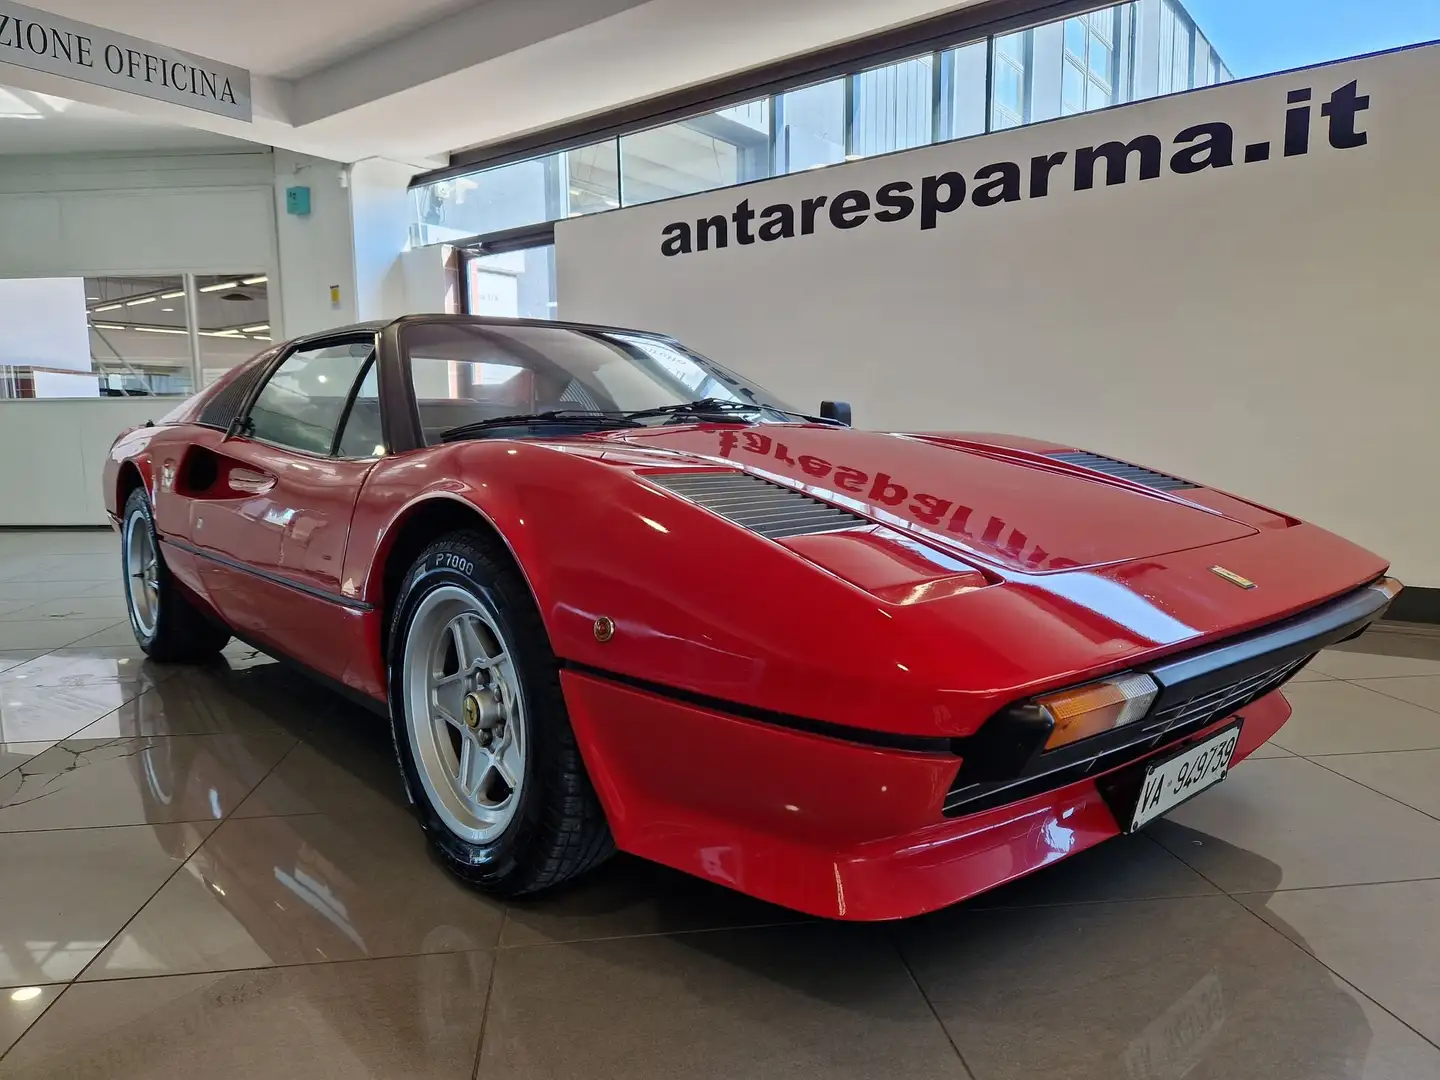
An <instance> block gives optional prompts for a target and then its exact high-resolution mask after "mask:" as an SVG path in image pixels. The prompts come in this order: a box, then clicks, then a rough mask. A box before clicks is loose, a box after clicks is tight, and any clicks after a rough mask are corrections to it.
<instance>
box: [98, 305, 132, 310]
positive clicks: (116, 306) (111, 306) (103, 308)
mask: <svg viewBox="0 0 1440 1080" xmlns="http://www.w3.org/2000/svg"><path fill="white" fill-rule="evenodd" d="M124 306H125V305H124V304H106V305H105V306H104V307H97V308H96V309H95V310H96V311H119V310H120V309H121V308H122V307H124Z"/></svg>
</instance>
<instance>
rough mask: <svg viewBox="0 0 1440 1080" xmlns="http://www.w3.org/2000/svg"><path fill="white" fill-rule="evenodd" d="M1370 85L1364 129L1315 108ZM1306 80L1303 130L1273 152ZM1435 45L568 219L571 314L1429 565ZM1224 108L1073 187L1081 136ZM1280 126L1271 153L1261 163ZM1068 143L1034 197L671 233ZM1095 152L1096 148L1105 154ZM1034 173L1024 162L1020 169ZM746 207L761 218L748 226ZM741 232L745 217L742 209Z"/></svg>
mask: <svg viewBox="0 0 1440 1080" xmlns="http://www.w3.org/2000/svg"><path fill="white" fill-rule="evenodd" d="M1352 79H1354V80H1358V81H1359V92H1360V93H1362V94H1367V95H1369V97H1370V108H1369V110H1368V111H1365V112H1363V113H1361V114H1360V115H1359V127H1360V129H1361V130H1365V131H1367V132H1368V133H1369V136H1368V142H1367V144H1366V145H1365V146H1362V147H1358V148H1353V149H1335V148H1332V147H1331V145H1330V141H1329V138H1328V126H1327V125H1328V121H1327V120H1326V119H1325V118H1324V117H1323V116H1322V115H1321V110H1320V106H1321V105H1322V103H1324V102H1325V101H1326V100H1327V99H1328V98H1329V96H1330V94H1331V93H1332V91H1334V90H1335V89H1336V88H1338V87H1341V86H1342V85H1344V84H1345V83H1347V82H1349V81H1350V80H1352ZM1306 87H1309V88H1313V91H1314V94H1313V100H1312V101H1311V102H1310V105H1311V106H1312V107H1313V113H1312V117H1311V125H1310V131H1311V135H1310V152H1309V153H1308V154H1305V155H1303V156H1294V157H1284V156H1282V155H1281V137H1282V132H1283V130H1284V125H1285V115H1286V109H1287V98H1286V95H1287V92H1288V91H1291V90H1295V89H1301V88H1306ZM1437 96H1440V47H1428V48H1422V49H1414V50H1409V51H1405V52H1401V53H1395V54H1390V55H1385V56H1379V57H1373V58H1369V59H1365V60H1360V61H1353V62H1350V63H1347V64H1341V65H1332V66H1329V67H1325V68H1319V69H1313V70H1308V71H1303V72H1299V73H1292V74H1289V75H1281V76H1275V77H1271V78H1267V79H1261V80H1255V81H1251V82H1246V83H1235V84H1230V85H1226V86H1220V87H1215V88H1212V89H1207V90H1203V91H1198V92H1193V93H1190V94H1185V95H1180V96H1177V97H1172V98H1166V99H1160V100H1155V101H1149V102H1144V103H1140V104H1136V105H1132V106H1127V107H1124V108H1119V109H1114V110H1110V111H1106V112H1103V113H1097V114H1091V115H1087V116H1080V117H1072V118H1069V119H1066V120H1061V121H1056V122H1053V123H1048V124H1041V125H1037V126H1034V127H1030V128H1022V129H1018V130H1015V131H1010V132H1005V133H1000V134H996V135H991V136H986V137H984V138H979V139H972V140H968V141H963V142H958V143H952V144H949V145H942V146H937V147H930V148H926V149H922V150H915V151H911V152H908V153H906V154H901V155H894V156H890V157H886V158H877V159H871V160H867V161H862V162H855V163H852V164H848V165H844V166H840V167H837V168H834V169H830V170H825V171H820V172H811V173H804V174H799V175H796V176H791V177H784V178H779V179H775V180H770V181H765V182H763V183H758V184H754V185H750V186H748V187H745V188H741V189H731V190H728V191H719V192H712V193H709V194H705V195H698V196H693V197H690V198H687V199H681V200H675V201H672V202H668V203H661V204H655V205H650V206H644V207H638V208H634V209H627V210H622V211H616V212H613V213H610V214H605V215H599V216H596V217H588V218H576V219H572V220H569V221H564V222H561V223H560V224H559V225H558V227H557V230H556V231H557V241H558V249H557V250H558V260H559V266H558V291H559V306H560V313H561V317H562V318H568V319H581V320H596V321H604V322H611V323H619V324H628V325H634V326H641V327H649V328H654V329H659V330H664V331H669V332H672V333H674V334H676V335H677V336H679V337H681V338H682V339H685V340H687V341H689V342H690V343H691V344H693V345H694V346H695V347H697V348H699V349H700V350H701V351H702V352H706V353H709V354H711V355H713V356H714V357H715V358H716V359H718V360H720V361H722V362H724V363H726V364H728V365H730V366H733V367H736V368H738V369H740V370H743V371H746V372H748V373H750V374H752V375H753V376H755V377H756V378H757V379H758V380H759V381H761V382H763V383H765V384H767V385H769V386H770V387H771V388H772V389H774V390H775V391H777V392H779V393H780V394H782V396H785V397H787V398H789V399H790V400H792V401H794V402H796V403H801V404H804V405H805V406H808V407H811V408H814V407H815V406H816V404H817V403H818V401H819V400H820V399H821V398H822V397H827V398H842V399H849V400H851V401H852V402H853V403H854V405H855V411H856V418H857V422H858V423H859V424H861V425H863V426H867V427H872V428H891V429H905V428H910V429H915V428H921V429H926V428H928V429H937V428H938V429H957V430H967V429H968V430H979V431H1009V432H1013V433H1018V434H1029V435H1036V436H1043V437H1049V438H1053V439H1056V440H1059V441H1065V442H1073V443H1074V444H1076V445H1078V446H1082V447H1088V448H1091V449H1094V450H1096V451H1100V452H1105V453H1110V454H1114V455H1115V456H1117V457H1121V458H1125V459H1129V460H1134V461H1139V462H1143V463H1147V464H1150V465H1152V466H1154V467H1157V468H1160V469H1165V470H1171V471H1174V472H1176V473H1179V474H1180V475H1183V476H1188V477H1192V478H1194V479H1196V480H1198V481H1201V482H1204V483H1207V484H1212V485H1214V486H1217V487H1220V488H1223V489H1228V490H1231V491H1234V492H1236V493H1239V494H1241V495H1244V496H1247V497H1251V498H1254V499H1256V500H1258V501H1261V502H1263V503H1267V504H1271V505H1274V506H1277V507H1279V508H1283V509H1285V510H1288V511H1290V512H1292V513H1296V514H1298V515H1300V516H1302V517H1305V518H1307V519H1310V520H1313V521H1315V522H1317V523H1320V524H1322V525H1324V526H1326V527H1329V528H1332V529H1334V530H1336V531H1338V532H1340V533H1342V534H1344V535H1346V536H1349V537H1350V538H1352V539H1354V540H1356V541H1357V542H1360V543H1363V544H1365V545H1367V546H1369V547H1371V548H1373V549H1374V550H1376V551H1378V552H1380V553H1382V554H1384V555H1386V556H1389V557H1390V558H1391V559H1392V560H1393V563H1394V567H1395V569H1396V571H1397V573H1398V574H1399V575H1400V577H1401V578H1402V579H1404V580H1406V581H1408V582H1409V583H1411V584H1415V585H1426V586H1440V545H1437V544H1436V543H1435V536H1436V535H1437V533H1440V509H1437V504H1436V502H1435V500H1434V499H1433V498H1432V497H1431V492H1432V490H1433V487H1434V477H1435V474H1436V464H1437V457H1440V453H1437V424H1436V418H1437V416H1440V363H1437V362H1436V356H1437V346H1436V339H1437V334H1436V329H1435V322H1434V317H1433V311H1434V308H1435V302H1436V297H1437V296H1440V258H1437V255H1436V252H1437V251H1440V213H1437V211H1436V208H1435V196H1434V192H1435V178H1436V176H1437V175H1440V113H1437V112H1436V110H1435V108H1434V102H1435V100H1436V99H1437ZM1211 121H1224V122H1228V123H1230V124H1231V125H1233V126H1234V130H1235V133H1236V151H1235V154H1236V157H1235V160H1236V162H1237V163H1236V164H1235V165H1234V166H1233V167H1230V168H1222V169H1207V170H1205V171H1202V172H1198V173H1195V174H1193V175H1177V174H1175V173H1174V172H1172V171H1171V170H1170V169H1169V168H1165V169H1164V170H1162V172H1161V174H1160V176H1159V177H1157V178H1155V179H1151V180H1145V181H1139V180H1137V179H1136V178H1135V172H1136V165H1135V161H1134V160H1132V161H1131V163H1130V168H1131V173H1130V179H1129V181H1128V182H1127V183H1124V184H1121V185H1118V186H1114V187H1107V186H1106V185H1105V183H1104V180H1103V178H1102V179H1099V180H1097V183H1096V186H1095V187H1094V189H1093V190H1075V186H1074V169H1073V165H1074V158H1075V150H1076V149H1077V148H1079V147H1085V146H1092V145H1097V144H1099V143H1101V142H1104V141H1106V140H1109V139H1113V138H1119V139H1122V140H1128V139H1130V138H1133V137H1135V136H1137V135H1142V134H1147V133H1153V134H1156V135H1158V136H1160V137H1161V139H1162V142H1163V143H1164V145H1165V157H1166V159H1167V160H1168V158H1169V155H1170V154H1171V152H1172V149H1173V147H1172V144H1171V140H1172V139H1173V137H1174V136H1175V135H1176V134H1177V133H1178V132H1180V131H1181V130H1182V129H1184V128H1186V127H1187V126H1189V125H1192V124H1196V123H1201V122H1211ZM1262 140H1267V141H1269V142H1270V143H1271V146H1272V150H1273V153H1272V155H1271V157H1270V159H1269V160H1267V161H1264V162H1256V163H1249V164H1246V163H1243V159H1244V147H1245V146H1246V145H1247V143H1251V142H1259V141H1262ZM1059 150H1067V151H1068V152H1069V156H1068V157H1067V159H1066V162H1065V163H1064V165H1062V166H1061V167H1060V168H1057V169H1056V170H1055V174H1054V180H1053V181H1052V183H1053V190H1052V192H1051V193H1050V194H1049V195H1048V196H1047V197H1043V198H1032V197H1029V196H1028V194H1027V195H1026V197H1024V198H1022V199H1021V200H1019V201H1014V202H1003V203H1000V204H999V205H995V206H989V207H979V206H975V205H973V203H972V202H971V201H969V200H968V199H967V201H966V202H965V204H964V205H963V206H961V207H959V208H957V209H956V210H955V211H954V212H952V213H948V214H943V215H939V216H938V217H937V221H936V227H934V228H933V229H930V230H922V229H921V228H920V225H919V215H918V214H914V215H912V216H910V217H909V218H907V219H905V220H903V221H898V222H893V223H883V222H878V221H876V220H874V219H873V218H872V219H869V220H866V221H865V222H864V223H863V224H862V225H860V226H859V227H857V228H853V229H848V230H841V229H837V228H834V227H833V226H832V225H831V224H830V223H829V221H828V218H827V217H826V216H825V211H822V212H821V217H820V224H819V225H818V226H817V228H816V231H815V232H814V234H813V235H810V236H796V237H794V238H792V239H782V240H777V241H774V242H769V243H766V242H757V243H754V244H752V245H749V246H742V245H738V244H736V243H734V242H733V237H732V242H731V244H730V246H728V247H726V248H725V249H724V250H713V249H712V250H708V251H696V252H693V253H691V254H687V255H677V256H674V257H665V256H663V255H662V254H661V240H662V230H663V229H664V228H665V227H666V226H667V225H669V224H671V223H675V222H690V223H692V224H693V223H694V222H695V221H696V220H697V219H699V218H702V217H708V216H710V215H712V214H730V213H731V212H732V211H734V210H735V208H736V205H737V203H738V202H739V200H741V199H742V198H744V199H748V200H749V202H750V205H751V206H752V207H753V208H754V209H755V210H756V211H760V210H763V209H764V208H765V207H767V206H769V205H770V204H773V203H780V202H784V201H788V202H792V203H798V202H799V200H801V199H803V198H805V197H807V196H813V195H819V194H826V195H828V196H830V197H831V198H834V197H835V196H836V195H837V194H838V193H840V192H842V191H844V190H846V189H851V188H853V189H857V190H861V191H864V192H868V193H871V194H872V195H873V194H874V193H875V192H876V191H877V190H878V188H879V187H880V186H882V185H884V184H886V183H888V182H891V181H899V180H908V181H910V182H912V183H914V184H915V185H916V187H917V189H918V188H919V186H920V182H921V179H922V178H923V177H925V176H927V175H938V174H940V173H942V172H944V171H946V170H952V169H953V170H957V171H959V172H960V173H962V174H963V175H964V176H965V177H966V178H967V179H969V180H970V181H971V187H972V194H973V187H974V176H975V173H976V172H977V171H978V170H979V169H981V168H982V167H984V166H986V165H987V164H990V163H994V162H1000V161H1015V162H1023V163H1026V169H1027V171H1028V168H1029V166H1028V163H1029V161H1030V159H1031V158H1032V156H1035V155H1041V154H1049V153H1051V152H1054V151H1059ZM1100 175H1101V177H1103V166H1102V169H1101V171H1100ZM1027 187H1028V185H1027ZM757 225H758V222H757ZM732 228H733V225H732Z"/></svg>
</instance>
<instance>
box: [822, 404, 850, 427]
mask: <svg viewBox="0 0 1440 1080" xmlns="http://www.w3.org/2000/svg"><path fill="white" fill-rule="evenodd" d="M820 419H822V420H834V421H835V422H836V423H838V424H844V425H845V426H846V427H850V403H849V402H848V401H822V402H820Z"/></svg>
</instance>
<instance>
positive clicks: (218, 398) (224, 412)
mask: <svg viewBox="0 0 1440 1080" xmlns="http://www.w3.org/2000/svg"><path fill="white" fill-rule="evenodd" d="M264 371H265V365H264V364H255V365H254V366H252V367H251V368H250V369H249V370H247V371H242V372H241V373H240V374H239V375H236V376H235V378H233V379H231V380H230V382H228V383H227V384H226V385H225V386H222V387H221V388H220V392H219V393H218V394H216V395H215V396H214V397H213V398H211V399H210V400H209V401H207V402H206V403H205V408H203V409H201V410H200V416H199V418H198V419H197V420H196V423H197V424H203V425H204V426H205V427H213V428H219V429H220V430H221V431H224V430H225V429H226V428H228V427H229V426H230V425H231V424H233V423H234V422H235V417H236V415H238V414H239V412H240V410H241V409H242V408H243V407H244V405H245V399H246V398H247V397H249V396H250V391H251V389H252V388H253V387H254V386H255V381H256V380H257V379H259V378H260V376H261V375H262V374H264Z"/></svg>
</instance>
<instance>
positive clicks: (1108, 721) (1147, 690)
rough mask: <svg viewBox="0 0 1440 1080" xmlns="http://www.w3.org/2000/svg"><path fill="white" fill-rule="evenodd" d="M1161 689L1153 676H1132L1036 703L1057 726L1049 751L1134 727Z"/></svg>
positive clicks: (1073, 689) (1058, 693) (1049, 696)
mask: <svg viewBox="0 0 1440 1080" xmlns="http://www.w3.org/2000/svg"><path fill="white" fill-rule="evenodd" d="M1159 692H1160V687H1159V686H1158V685H1157V684H1156V682H1155V680H1154V679H1152V678H1151V677H1150V676H1149V675H1141V674H1140V673H1138V672H1129V673H1128V674H1124V675H1114V676H1112V677H1111V678H1108V679H1101V680H1100V681H1098V682H1092V683H1086V684H1085V685H1084V686H1075V687H1071V688H1070V689H1069V690H1058V691H1056V692H1055V693H1053V694H1044V695H1042V696H1041V697H1038V698H1036V699H1035V704H1036V705H1038V706H1039V707H1040V709H1041V710H1042V711H1043V712H1044V713H1045V714H1046V715H1047V716H1049V717H1050V719H1051V721H1053V722H1054V724H1055V727H1054V730H1052V731H1051V732H1050V737H1049V738H1048V739H1046V740H1045V749H1046V750H1054V749H1055V748H1056V747H1057V746H1068V745H1070V744H1071V743H1073V742H1079V741H1080V740H1081V739H1088V738H1089V737H1090V736H1091V735H1100V734H1103V733H1104V732H1107V731H1113V730H1114V729H1115V728H1118V727H1124V726H1125V725H1126V724H1133V723H1134V722H1135V721H1136V720H1139V719H1140V718H1141V717H1142V716H1144V715H1145V714H1146V713H1147V712H1149V711H1150V706H1151V705H1152V704H1153V703H1154V701H1155V696H1156V695H1157V694H1158V693H1159Z"/></svg>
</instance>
